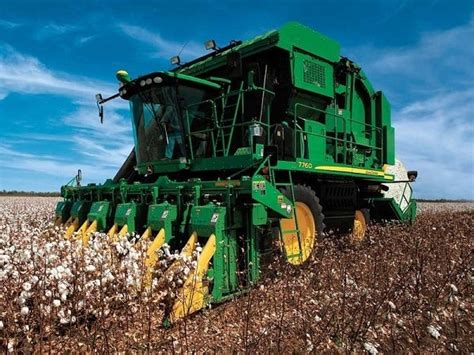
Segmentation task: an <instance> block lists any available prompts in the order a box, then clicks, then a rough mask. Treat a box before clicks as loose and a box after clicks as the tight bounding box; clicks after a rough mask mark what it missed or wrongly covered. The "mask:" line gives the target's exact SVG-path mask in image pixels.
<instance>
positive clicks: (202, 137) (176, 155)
mask: <svg viewBox="0 0 474 355" xmlns="http://www.w3.org/2000/svg"><path fill="white" fill-rule="evenodd" d="M220 92H221V86H220V85H219V84H216V83H214V82H211V81H207V80H203V79H199V78H195V77H192V76H189V75H184V74H179V73H174V72H156V73H151V74H148V75H146V76H142V77H140V78H138V79H136V80H133V81H130V82H129V83H126V84H125V85H123V86H122V87H121V89H120V96H121V97H122V98H123V99H127V100H129V101H130V109H131V112H132V124H133V132H134V140H135V153H136V158H137V164H138V166H139V167H140V165H142V166H143V164H151V165H150V166H152V165H155V164H156V163H160V162H164V161H168V162H169V161H175V160H176V161H179V162H186V161H188V160H189V159H190V157H191V156H190V151H191V150H192V152H194V155H195V156H200V155H202V156H204V155H205V154H206V151H207V148H208V142H207V140H208V135H207V134H206V128H210V127H211V126H212V117H213V115H212V112H211V110H210V108H211V105H208V104H206V101H207V100H209V99H213V98H215V97H216V96H219V95H220ZM190 132H192V135H193V137H192V138H193V139H190ZM190 145H192V146H190Z"/></svg>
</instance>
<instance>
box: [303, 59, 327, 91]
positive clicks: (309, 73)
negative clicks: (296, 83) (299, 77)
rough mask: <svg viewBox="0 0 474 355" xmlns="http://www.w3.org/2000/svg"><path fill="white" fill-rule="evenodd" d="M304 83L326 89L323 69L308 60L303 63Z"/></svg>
mask: <svg viewBox="0 0 474 355" xmlns="http://www.w3.org/2000/svg"><path fill="white" fill-rule="evenodd" d="M303 71H304V75H303V78H304V81H305V82H307V83H309V84H314V85H316V86H318V87H320V88H325V87H326V80H325V75H324V74H325V73H324V67H323V66H322V65H320V64H318V63H315V62H312V61H310V60H304V61H303Z"/></svg>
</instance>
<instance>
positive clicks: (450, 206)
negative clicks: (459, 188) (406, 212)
mask: <svg viewBox="0 0 474 355" xmlns="http://www.w3.org/2000/svg"><path fill="white" fill-rule="evenodd" d="M417 205H418V212H419V213H423V212H435V213H437V212H460V211H474V202H418V203H417Z"/></svg>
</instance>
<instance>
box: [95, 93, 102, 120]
mask: <svg viewBox="0 0 474 355" xmlns="http://www.w3.org/2000/svg"><path fill="white" fill-rule="evenodd" d="M103 101H104V99H103V98H102V94H100V93H99V94H96V95H95V102H96V103H97V109H98V110H99V118H100V123H101V124H102V123H104V106H102V102H103Z"/></svg>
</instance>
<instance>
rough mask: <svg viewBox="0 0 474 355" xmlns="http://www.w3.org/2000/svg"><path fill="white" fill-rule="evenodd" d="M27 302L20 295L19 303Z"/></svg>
mask: <svg viewBox="0 0 474 355" xmlns="http://www.w3.org/2000/svg"><path fill="white" fill-rule="evenodd" d="M25 302H26V299H25V298H24V297H22V296H21V295H20V297H18V303H19V304H25Z"/></svg>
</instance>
